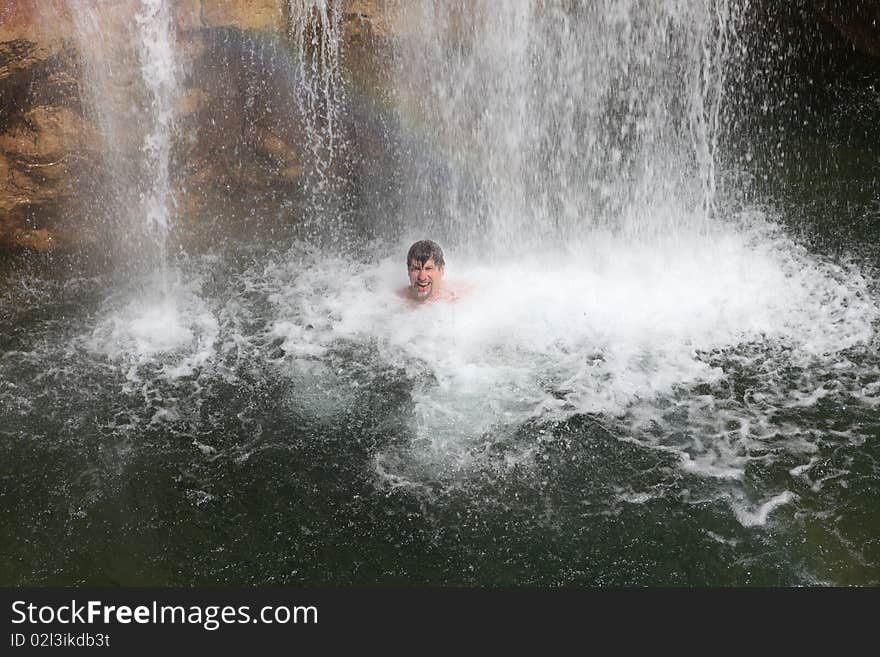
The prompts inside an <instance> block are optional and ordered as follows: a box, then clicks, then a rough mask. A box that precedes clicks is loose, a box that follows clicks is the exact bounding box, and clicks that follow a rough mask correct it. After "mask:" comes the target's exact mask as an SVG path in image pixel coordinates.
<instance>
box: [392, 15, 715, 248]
mask: <svg viewBox="0 0 880 657" xmlns="http://www.w3.org/2000/svg"><path fill="white" fill-rule="evenodd" d="M397 21H398V23H399V24H400V25H402V26H403V29H402V30H401V31H400V36H399V38H398V42H397V43H396V52H397V53H398V55H397V58H396V61H397V62H398V64H397V69H396V74H397V75H396V77H397V81H396V88H397V95H398V102H399V105H400V107H401V112H402V116H401V120H402V122H403V124H404V125H406V126H408V129H409V130H410V131H411V132H412V133H413V134H415V135H419V137H418V138H416V139H415V140H414V141H413V142H412V143H411V144H410V146H409V148H410V149H411V151H412V152H414V153H416V152H421V151H423V150H424V151H427V152H428V153H430V155H431V157H428V158H418V157H414V158H413V160H414V161H415V162H416V167H415V173H414V175H413V176H412V178H411V181H410V185H409V187H408V188H407V196H408V198H409V204H408V207H407V210H406V214H407V215H409V216H414V217H420V218H423V222H426V227H427V228H429V229H431V230H433V231H434V232H436V233H438V234H440V235H443V236H449V237H450V238H451V239H455V240H457V241H460V242H462V243H468V242H474V241H476V242H478V243H480V244H482V245H485V244H486V243H487V242H490V241H491V242H492V243H494V244H499V246H500V248H501V250H508V249H510V248H514V247H516V248H522V246H525V247H526V248H528V249H531V248H534V247H535V246H539V245H541V244H544V245H547V244H553V243H555V244H561V243H565V242H567V241H569V240H571V239H572V238H575V237H580V236H583V234H584V232H585V231H586V230H588V229H589V228H590V227H602V226H611V227H614V228H615V229H617V230H623V231H625V232H627V233H630V234H632V233H637V232H642V231H645V230H649V231H650V230H652V229H660V230H663V229H668V228H670V227H681V226H683V225H687V224H688V223H697V222H701V221H702V220H703V219H704V218H705V216H706V215H707V214H708V210H709V209H710V208H711V207H712V205H713V204H714V194H715V171H714V166H715V151H716V150H717V138H718V113H719V109H720V106H721V103H722V87H723V71H724V57H725V51H726V48H727V45H726V44H727V41H726V30H727V22H728V8H727V2H726V0H706V1H703V2H680V1H677V0H667V1H663V2H642V1H638V0H627V1H624V2H620V1H618V0H614V1H604V2H588V3H572V2H566V1H564V0H547V1H544V2H534V1H533V0H516V1H513V2H507V3H504V4H503V5H501V4H499V3H495V2H491V1H480V2H453V3H449V2H433V1H432V0H418V1H416V2H408V3H400V6H399V15H398V16H397ZM664 207H665V208H668V210H667V211H666V212H659V211H658V209H659V208H664Z"/></svg>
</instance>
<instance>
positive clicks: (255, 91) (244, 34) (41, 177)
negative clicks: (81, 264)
mask: <svg viewBox="0 0 880 657" xmlns="http://www.w3.org/2000/svg"><path fill="white" fill-rule="evenodd" d="M342 1H343V0H340V2H342ZM291 4H292V3H290V1H289V0H179V1H177V2H175V3H173V4H172V7H173V12H174V23H175V29H176V39H177V48H178V50H179V53H178V55H179V57H180V59H181V63H182V64H183V67H182V68H183V70H184V71H185V73H184V76H183V77H184V79H183V80H182V88H181V90H180V94H179V97H178V98H176V99H175V108H174V110H175V122H176V131H175V143H174V146H173V153H172V159H173V162H172V176H173V180H172V183H173V187H174V194H175V203H176V208H177V214H178V215H180V217H181V218H182V220H183V223H189V224H197V223H198V222H202V221H206V220H210V218H211V217H212V216H215V215H216V214H217V212H216V211H215V210H216V208H212V207H211V206H212V203H213V204H217V203H221V204H222V203H228V202H229V200H230V199H234V198H236V197H241V196H242V194H245V195H246V196H247V199H248V202H251V201H254V199H257V198H266V199H270V200H271V202H272V203H274V204H275V205H276V206H278V205H279V204H281V203H283V202H284V201H285V200H289V199H291V198H298V197H299V196H301V192H302V189H301V188H302V184H303V183H302V177H303V171H304V169H305V168H306V167H307V166H308V162H307V161H306V159H307V154H305V153H304V152H303V151H304V144H305V141H306V140H305V138H304V135H303V125H302V121H300V120H299V117H297V112H296V103H295V98H294V93H295V91H296V86H297V80H296V73H295V71H294V70H293V69H294V68H295V66H294V65H293V63H292V60H293V58H295V56H296V53H293V52H292V51H291V44H290V35H289V34H288V32H289V29H290V24H291V11H292V9H291ZM123 5H124V7H123ZM78 6H79V5H77V4H76V3H71V2H70V1H69V0H3V2H0V249H3V250H16V249H21V248H25V249H38V250H43V249H50V248H62V249H65V248H78V247H88V246H94V245H99V244H100V243H101V241H102V239H103V238H102V232H103V231H102V224H103V222H106V221H107V220H108V214H111V213H112V212H110V213H108V211H107V208H106V207H104V208H103V210H102V209H101V208H100V207H99V206H101V205H103V206H107V205H112V202H108V200H107V198H101V197H102V196H104V197H106V196H107V193H106V187H107V185H106V181H107V180H109V179H111V178H112V177H113V172H112V171H108V168H110V167H111V166H112V165H110V164H109V162H108V160H107V158H106V157H105V156H104V153H103V150H104V149H105V148H106V144H105V143H104V142H105V140H106V135H102V134H101V129H100V126H98V125H96V117H95V113H96V111H95V108H94V99H93V98H91V97H90V96H89V94H88V91H87V90H86V88H85V84H86V82H85V78H86V76H87V75H88V70H87V69H88V66H87V64H86V62H85V61H84V60H83V57H82V53H81V52H80V48H81V43H80V39H79V38H78V36H77V16H76V15H74V14H73V13H72V12H74V11H76V9H77V7H78ZM138 7H139V3H138V2H137V0H120V2H119V3H116V4H114V5H113V13H114V14H117V15H118V14H125V12H129V13H130V14H132V15H133V14H134V12H136V11H137V10H138ZM383 7H384V2H383V1H382V0H345V2H344V7H342V8H341V10H340V12H339V15H340V21H341V23H340V28H341V30H342V33H343V35H344V39H345V40H346V45H345V48H344V49H343V50H348V49H349V47H350V48H351V49H352V53H356V54H355V55H354V56H353V61H357V64H358V66H359V67H360V68H361V69H365V68H368V64H367V63H365V62H366V60H367V59H368V58H369V52H370V50H371V48H372V47H373V46H374V44H375V43H376V41H377V39H379V38H382V37H383V36H384V35H385V33H386V29H387V28H386V26H385V22H384V21H383V20H382V14H381V11H382V10H383ZM133 102H135V101H133ZM126 141H131V143H130V144H128V143H126V144H125V145H123V148H128V149H133V150H136V149H139V148H140V147H141V146H142V144H141V143H140V142H139V141H138V140H137V139H130V140H126ZM117 147H119V145H118V144H117ZM136 156H137V154H136V153H134V152H133V153H132V157H136ZM111 201H112V199H111ZM182 228H183V229H184V230H187V229H189V228H192V226H182Z"/></svg>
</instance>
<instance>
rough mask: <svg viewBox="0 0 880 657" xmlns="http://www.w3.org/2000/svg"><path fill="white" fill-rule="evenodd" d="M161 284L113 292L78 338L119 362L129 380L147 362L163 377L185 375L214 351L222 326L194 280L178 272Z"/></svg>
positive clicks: (137, 374)
mask: <svg viewBox="0 0 880 657" xmlns="http://www.w3.org/2000/svg"><path fill="white" fill-rule="evenodd" d="M163 287H164V286H163V285H159V284H157V283H156V282H155V281H152V282H151V281H145V282H143V286H142V287H136V288H134V289H130V290H124V291H121V292H120V294H119V295H116V296H114V297H111V298H110V299H108V300H107V302H106V303H105V304H104V308H103V312H102V315H103V316H102V319H101V321H100V322H99V323H98V325H97V326H96V327H95V328H94V329H93V330H92V332H91V333H90V334H88V335H86V336H83V337H82V338H81V342H82V344H83V346H84V347H85V348H86V349H87V350H89V351H91V352H93V353H96V354H101V355H103V356H106V357H107V358H108V359H109V360H110V361H111V362H119V363H122V364H123V365H124V367H126V369H127V378H128V379H129V380H130V381H136V380H138V378H139V367H141V366H142V365H146V364H150V363H154V364H157V365H161V367H162V372H163V375H164V376H165V377H167V378H170V379H176V378H180V377H183V376H189V375H190V374H192V373H193V372H194V371H195V369H196V368H198V367H201V366H203V365H204V364H205V363H207V362H208V361H209V360H210V359H211V358H212V357H213V356H214V353H215V343H216V341H217V338H218V335H219V332H220V327H219V323H218V321H217V319H216V318H215V317H214V315H213V313H212V312H211V311H210V310H209V309H208V308H207V306H206V304H205V302H204V301H203V300H202V299H201V298H200V297H199V294H198V280H197V279H192V280H191V281H190V282H189V283H187V284H184V283H183V282H182V281H181V280H180V278H179V277H177V278H174V279H173V280H172V281H171V282H170V283H169V285H168V287H167V289H165V290H163Z"/></svg>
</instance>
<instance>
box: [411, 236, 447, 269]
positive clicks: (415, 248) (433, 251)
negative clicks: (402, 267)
mask: <svg viewBox="0 0 880 657" xmlns="http://www.w3.org/2000/svg"><path fill="white" fill-rule="evenodd" d="M431 258H434V264H435V265H437V266H438V267H444V266H445V265H446V263H445V262H444V260H443V249H441V248H440V245H439V244H437V242H432V241H431V240H420V241H418V242H416V243H415V244H413V245H412V246H411V247H409V252H408V253H407V254H406V266H407V267H409V266H410V263H412V262H413V261H416V262H417V263H419V264H420V265H423V264H425V263H426V262H428V260H430V259H431Z"/></svg>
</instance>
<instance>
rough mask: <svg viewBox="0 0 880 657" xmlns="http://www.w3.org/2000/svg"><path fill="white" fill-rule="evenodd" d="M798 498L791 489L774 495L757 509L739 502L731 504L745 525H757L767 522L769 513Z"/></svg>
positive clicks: (738, 518) (741, 522)
mask: <svg viewBox="0 0 880 657" xmlns="http://www.w3.org/2000/svg"><path fill="white" fill-rule="evenodd" d="M796 499H797V495H795V494H794V493H792V492H791V491H788V490H786V491H783V492H781V493H779V494H778V495H774V496H773V497H771V498H770V499H769V500H767V501H766V502H764V503H763V504H761V505H760V506H759V507H758V508H757V509H749V508H746V507H745V506H742V505H739V504H731V507H732V509H733V513H734V515H735V516H736V519H737V520H739V522H740V524H742V526H743V527H756V526H762V525H765V524H767V518H768V517H769V515H770V514H771V513H772V512H773V511H774V510H775V509H777V508H779V507H780V506H783V505H785V504H789V503H790V502H793V501H795V500H796Z"/></svg>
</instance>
